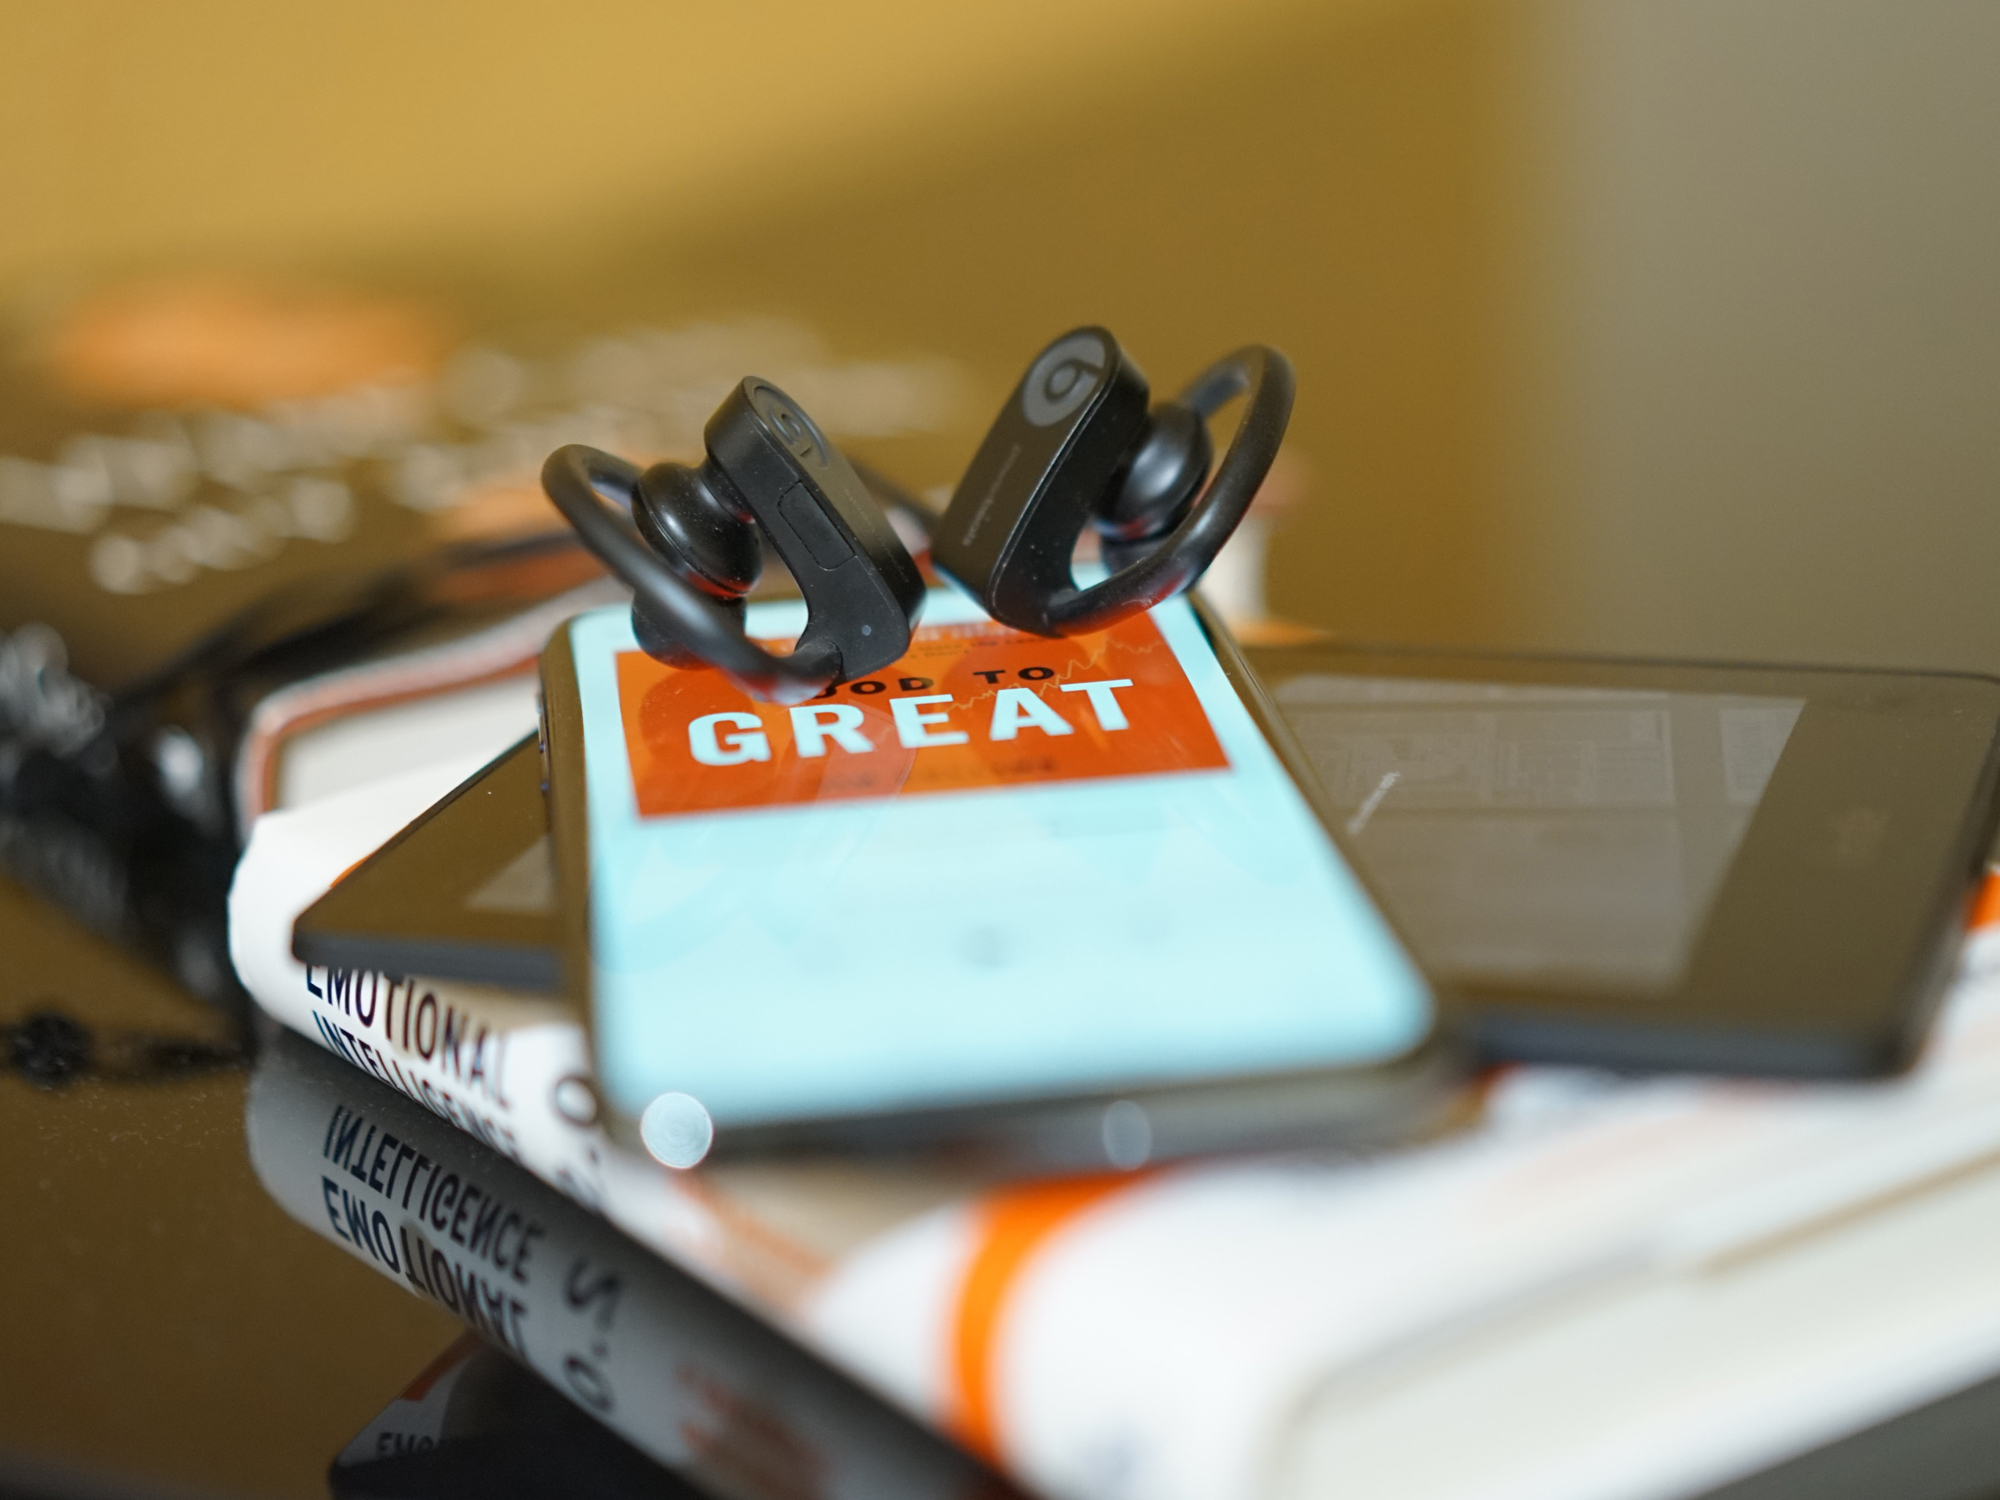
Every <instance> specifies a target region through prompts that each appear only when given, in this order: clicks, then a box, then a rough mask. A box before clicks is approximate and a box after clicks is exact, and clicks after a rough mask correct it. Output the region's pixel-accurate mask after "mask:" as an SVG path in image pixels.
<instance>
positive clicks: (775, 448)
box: [542, 379, 924, 703]
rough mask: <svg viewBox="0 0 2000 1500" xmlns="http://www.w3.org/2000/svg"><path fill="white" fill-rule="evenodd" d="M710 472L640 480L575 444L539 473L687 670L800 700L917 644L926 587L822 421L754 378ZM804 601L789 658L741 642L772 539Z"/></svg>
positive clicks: (714, 423) (655, 643) (655, 650)
mask: <svg viewBox="0 0 2000 1500" xmlns="http://www.w3.org/2000/svg"><path fill="white" fill-rule="evenodd" d="M703 439H704V441H705V443H706V445H707V450H708V451H707V456H706V458H705V459H704V461H703V462H702V464H701V465H700V467H699V468H689V467H687V466H685V465H682V464H657V465H655V466H654V467H653V468H651V469H648V470H646V471H645V472H644V473H641V472H640V470H639V468H638V466H637V465H635V464H632V463H628V462H627V461H626V460H624V459H622V458H619V457H617V456H616V455H614V454H610V453H605V452H603V451H601V450H599V449H596V448H590V447H586V446H584V445H583V444H580V443H572V444H570V445H568V446H566V447H562V448H558V449H557V450H556V451H555V452H554V453H551V454H550V455H549V457H548V461H547V462H546V463H545V464H543V465H542V488H543V489H545V490H546V491H547V492H548V496H549V498H550V499H551V500H552V501H554V502H555V504H556V508H557V509H559V510H560V511H561V512H562V513H563V515H564V516H565V517H566V518H567V519H568V521H569V523H570V524H571V525H572V526H574V527H575V528H576V530H577V533H578V534H579V535H580V536H581V537H582V539H583V542H584V545H585V546H587V547H589V548H590V550H591V551H592V552H594V553H596V554H597V556H598V558H599V560H601V561H602V562H603V563H604V564H605V565H606V566H607V567H609V568H610V569H611V571H612V572H613V573H615V574H617V575H618V576H619V577H620V578H622V579H623V580H624V581H625V582H626V583H628V584H630V585H631V587H632V591H633V594H634V595H635V598H634V600H633V605H632V623H633V631H634V634H635V635H636V636H637V637H638V640H639V644H640V646H641V647H643V648H644V649H645V651H646V652H647V653H648V654H649V655H651V656H654V657H656V658H658V659H659V660H661V661H666V662H669V663H672V664H674V665H677V666H684V665H688V664H689V663H690V661H691V660H692V661H695V662H705V663H707V664H708V665H710V666H714V667H718V668H720V669H721V670H722V671H723V673H724V674H726V675H727V676H728V677H729V678H730V679H731V680H733V681H734V682H735V683H736V684H737V685H738V686H739V687H741V688H742V689H743V690H744V691H745V692H747V693H749V694H751V695H752V696H754V697H758V698H765V699H769V700H772V701H775V702H778V703H801V702H804V701H805V700H806V699H808V698H811V697H813V696H815V695H816V694H818V693H820V692H823V691H824V690H825V689H826V688H827V687H828V686H830V685H831V684H833V683H836V682H840V681H843V680H844V679H847V678H850V677H860V676H864V675H866V674H867V673H869V672H873V671H876V670H879V669H880V668H882V667H885V666H887V665H888V664H889V663H890V662H893V661H895V660H896V658H898V657H899V656H901V655H902V654H903V652H904V651H905V650H907V649H908V647H909V644H910V631H911V629H912V627H913V626H914V625H915V623H916V618H917V614H918V612H919V611H920V610H921V609H922V607H923V598H924V585H923V577H922V575H921V574H920V573H918V571H917V566H916V564H915V563H914V562H913V561H912V560H911V558H910V554H909V552H908V551H907V550H906V549H905V548H904V546H903V544H902V542H901V541H900V540H898V539H897V537H896V534H895V532H894V531H893V530H892V529H891V528H890V526H889V524H888V521H887V520H886V519H885V518H884V516H883V514H882V511H881V509H880V508H879V507H878V506H877V505H876V503H875V502H874V500H873V499H872V498H870V496H869V493H868V490H867V489H866V487H865V486H864V485H863V484H862V482H861V480H860V478H859V477H858V476H857V475H856V474H855V472H854V470H853V468H852V467H851V466H850V465H849V464H848V462H847V460H846V458H845V457H844V456H842V454H841V453H840V452H839V450H838V449H836V448H835V447H834V446H833V445H832V444H831V443H830V442H828V441H827V440H826V437H825V435H824V434H822V433H821V432H820V431H819V429H818V427H817V426H815V425H814V423H813V421H812V419H811V418H810V417H808V416H806V414H805V413H804V411H802V410H801V409H800V408H799V407H798V405H797V404H796V403H795V402H793V401H792V400H791V398H790V397H788V396H786V395H785V394H784V393H783V392H782V391H780V390H778V389H777V387H775V386H773V385H771V384H770V383H769V382H768V381H763V380H757V379H749V380H745V381H744V382H742V384H741V385H739V386H738V387H737V388H736V390H734V391H732V392H731V393H730V395H729V397H728V398H727V399H726V400H725V401H724V402H723V403H722V405H721V406H720V407H718V408H717V410H716V413H715V415H714V416H713V417H711V418H710V419H709V422H708V425H707V427H706V428H705V429H704V431H703ZM760 535H761V538H762V540H763V542H765V543H768V544H769V545H770V546H771V547H773V548H774V549H775V550H776V551H777V553H778V556H779V557H780V558H781V559H782V560H783V562H784V564H785V566H786V568H787V569H788V570H789V571H790V573H791V575H792V577H793V579H794V581H796V582H797V584H798V586H799V592H800V593H802V594H803V595H804V596H805V601H806V611H807V614H806V628H805V630H804V631H803V633H801V634H800V636H799V639H798V642H797V644H796V645H794V646H793V648H792V650H791V652H790V653H789V654H787V655H782V656H781V655H778V654H776V653H775V652H770V651H766V650H765V649H764V648H763V647H761V646H759V645H757V644H756V643H755V642H754V641H752V640H750V639H749V638H748V637H747V636H746V635H745V634H744V633H743V621H742V616H743V604H742V600H743V596H744V595H745V594H747V593H748V591H749V589H750V586H751V584H752V583H754V582H755V581H756V577H757V571H758V567H759V562H760V553H761V544H760V541H759V538H760Z"/></svg>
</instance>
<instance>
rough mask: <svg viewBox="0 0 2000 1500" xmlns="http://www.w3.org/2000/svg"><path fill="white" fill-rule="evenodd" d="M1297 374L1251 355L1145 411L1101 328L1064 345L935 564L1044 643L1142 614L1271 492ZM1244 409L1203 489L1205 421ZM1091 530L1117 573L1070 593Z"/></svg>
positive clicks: (951, 517)
mask: <svg viewBox="0 0 2000 1500" xmlns="http://www.w3.org/2000/svg"><path fill="white" fill-rule="evenodd" d="M1292 392H1293V380H1292V366H1291V362H1290V361H1289V360H1287V359H1286V358H1285V356H1284V355H1282V354H1280V353H1279V352H1278V351H1277V350H1275V349H1270V348H1266V347H1265V346H1264V345H1262V344H1252V345H1249V346H1248V347H1247V348H1243V349H1239V350H1237V351H1236V352H1235V353H1234V354H1231V355H1229V356H1228V357H1227V358H1225V359H1221V360H1218V361H1217V362H1216V363H1215V364H1213V365H1210V366H1209V367H1208V369H1206V370H1204V371H1203V372H1202V373H1201V374H1200V375H1198V376H1196V377H1195V379H1194V381H1193V382H1192V383H1191V384H1190V385H1189V386H1188V387H1187V389H1186V390H1184V391H1182V392H1181V394H1180V396H1179V397H1178V398H1177V399H1176V400H1173V401H1163V402H1161V403H1160V405H1158V406H1157V407H1154V408H1153V409H1152V410H1151V411H1150V412H1149V411H1148V410H1147V399H1148V395H1149V391H1148V387H1147V384H1146V377H1145V376H1144V375H1142V374H1141V373H1140V372H1139V368H1138V366H1136V365H1134V364H1133V363H1132V361H1131V360H1130V359H1128V358H1127V357H1126V355H1125V352H1124V351H1123V350H1122V349H1120V348H1119V347H1118V341H1117V340H1116V339H1114V338H1113V337H1112V336H1111V335H1110V333H1109V332H1107V331H1106V330H1104V329H1102V328H1079V329H1077V330H1075V331H1074V332H1072V333H1066V334H1064V335H1063V336H1062V337H1061V338H1059V339H1057V340H1056V341H1055V342H1054V343H1053V344H1050V345H1049V346H1048V347H1047V348H1046V349H1044V350H1043V351H1042V352H1041V354H1040V355H1038V356H1037V357H1036V359H1035V362H1034V364H1033V365H1031V366H1030V367H1029V369H1028V373H1027V375H1026V376H1025V377H1023V379H1022V381H1021V383H1020V385H1018V386H1016V387H1015V389H1014V394H1013V395H1012V396H1010V397H1009V398H1008V400H1007V405H1006V406H1005V407H1004V408H1002V410H1001V413H1000V416H999V418H998V419H997V420H996V421H995V422H994V424H993V427H992V430H991V431H989V432H988V433H987V434H986V440H985V441H984V442H983V443H981V444H980V446H979V452H978V453H977V454H975V455H974V457H973V460H972V466H971V467H970V468H969V469H967V470H966V472H965V478H964V479H962V480H961V481H960V482H959V486H958V489H957V491H956V492H955V493H954V494H953V495H952V497H951V505H950V507H949V508H948V509H947V510H946V511H945V514H944V516H943V518H942V519H941V520H939V521H937V522H936V523H934V525H933V529H932V544H931V560H932V562H933V563H935V564H936V566H937V568H938V569H939V571H941V572H943V573H946V574H949V575H950V576H951V577H952V578H953V579H954V580H956V581H957V582H958V583H959V584H960V585H961V586H962V587H964V588H965V589H967V590H968V591H970V592H971V593H972V595H973V596H974V597H975V598H977V599H978V600H979V601H980V602H981V603H982V604H983V605H984V606H985V607H986V611H987V613H988V614H990V615H992V616H993V617H994V618H995V619H996V620H1000V621H1002V622H1004V623H1006V624H1008V625H1012V626H1014V627H1015V628H1016V629H1019V630H1028V631H1032V632H1034V633H1035V634H1037V635H1081V634H1083V633H1084V632H1086V631H1092V630H1102V629H1104V628H1105V627H1107V626H1109V625H1112V624H1115V623H1116V622H1117V621H1119V620H1122V619H1124V618H1125V617H1126V616H1127V615H1132V614H1137V613H1138V612H1139V611H1141V610H1145V609H1151V608H1152V607H1153V606H1154V605H1156V604H1159V603H1161V602H1163V601H1165V600H1167V599H1170V598H1172V597H1173V596H1174V595H1175V594H1178V593H1179V592H1181V590H1183V589H1185V588H1187V587H1188V586H1189V585H1190V584H1192V583H1193V582H1194V581H1195V580H1196V579H1197V578H1199V577H1201V575H1202V573H1203V572H1204V571H1206V570H1207V568H1208V565H1209V564H1210V563H1212V562H1214V561H1215V555H1216V553H1218V552H1220V551H1221V550H1222V544H1223V543H1224V542H1226V541H1228V540H1229V537H1230V534H1231V533H1232V532H1234V531H1235V530H1236V526H1237V523H1238V522H1239V521H1241V520H1242V519H1243V514H1244V512H1245V511H1247V510H1248V509H1249V508H1250V502H1251V500H1252V499H1253V498H1254V497H1255V496H1256V493H1257V487H1258V486H1259V485H1261V484H1262V483H1263V482H1264V476H1265V474H1266V473H1268V472H1269V470H1270V467H1271V461H1272V460H1273V459H1274V458H1276V457H1277V454H1278V445H1279V443H1280V442H1282V441H1283V439H1284V436H1285V424H1286V423H1287V422H1288V421H1289V420H1290V419H1291V414H1292ZM1236 396H1245V397H1247V398H1248V404H1247V405H1246V407H1245V409H1244V412H1243V419H1242V421H1241V422H1240V423H1239V424H1238V426H1237V429H1236V436H1235V437H1234V439H1232V440H1231V442H1230V445H1229V451H1228V452H1227V453H1225V454H1223V456H1222V462H1221V463H1220V464H1219V465H1217V466H1216V469H1215V478H1214V481H1213V482H1212V483H1210V484H1209V485H1208V488H1207V489H1206V490H1205V491H1204V490H1203V488H1202V484H1203V482H1204V481H1205V480H1207V479H1208V475H1209V465H1210V461H1211V459H1212V458H1213V455H1214V448H1213V445H1212V443H1211V442H1210V439H1209V435H1208V419H1209V418H1210V417H1212V416H1214V415H1215V413H1216V412H1217V411H1219V410H1220V409H1221V408H1222V407H1223V406H1224V405H1225V404H1227V403H1228V402H1229V401H1230V400H1231V399H1232V398H1233V397H1236ZM1085 526H1094V527H1095V528H1096V529H1097V531H1098V533H1099V535H1100V536H1101V537H1102V538H1103V545H1104V561H1105V565H1106V567H1107V568H1109V569H1110V570H1111V576H1110V577H1108V578H1106V579H1105V580H1104V581H1103V582H1102V583H1097V584H1093V585H1092V586H1091V587H1089V588H1087V589H1079V588H1078V587H1077V586H1076V580H1075V578H1074V577H1073V576H1072V575H1071V573H1070V556H1071V554H1072V553H1073V552H1074V551H1075V549H1076V543H1077V540H1078V538H1079V537H1081V536H1082V534H1083V528H1084V527H1085Z"/></svg>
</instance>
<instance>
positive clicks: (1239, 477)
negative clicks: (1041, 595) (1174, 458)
mask: <svg viewBox="0 0 2000 1500" xmlns="http://www.w3.org/2000/svg"><path fill="white" fill-rule="evenodd" d="M1296 389H1297V386H1296V381H1295V378H1294V376H1293V374H1292V362H1291V361H1290V360H1288V359H1286V358H1285V356H1284V355H1282V354H1280V353H1279V352H1278V351H1277V350H1276V349H1273V348H1270V347H1269V346H1268V345H1265V344H1249V345H1246V346H1245V347H1243V348H1241V349H1238V350H1237V351H1236V352H1235V353H1233V354H1229V355H1225V356H1224V357H1223V358H1221V359H1219V360H1217V361H1216V362H1215V363H1214V364H1212V365H1210V366H1209V367H1208V368H1207V369H1206V370H1203V371H1202V372H1201V373H1200V374H1199V375H1197V376H1195V378H1194V379H1193V380H1191V381H1189V382H1188V384H1187V386H1186V388H1185V389H1184V390H1182V392H1181V393H1180V395H1179V396H1178V397H1176V398H1175V401H1176V403H1177V404H1178V405H1180V406H1183V407H1185V408H1187V409H1189V410H1191V411H1192V412H1194V413H1195V415H1196V416H1197V417H1199V418H1200V419H1201V420H1202V422H1203V423H1206V422H1208V421H1209V420H1210V419H1211V418H1213V417H1214V415H1215V414H1216V413H1217V412H1218V411H1220V410H1221V409H1222V408H1223V407H1224V406H1226V405H1228V404H1229V402H1230V401H1231V400H1233V399H1234V398H1235V397H1237V396H1245V397H1247V401H1248V404H1247V405H1246V407H1245V408H1244V412H1243V419H1242V421H1241V422H1239V423H1238V424H1237V427H1236V435H1235V436H1234V437H1233V438H1232V439H1231V440H1230V443H1229V451H1228V452H1226V453H1224V454H1223V455H1222V462H1221V463H1219V464H1218V465H1216V469H1215V477H1214V478H1213V479H1211V480H1210V481H1209V484H1208V488H1207V489H1206V490H1204V491H1202V493H1201V494H1200V496H1199V497H1198V498H1197V499H1196V500H1195V502H1194V504H1193V506H1192V507H1191V508H1190V509H1189V510H1188V512H1187V514H1186V515H1185V516H1183V517H1182V518H1181V520H1180V522H1179V523H1178V524H1177V525H1176V526H1175V527H1174V528H1173V529H1172V530H1171V531H1169V532H1168V533H1167V534H1166V535H1165V536H1164V537H1161V538H1159V539H1158V540H1157V541H1153V542H1150V543H1142V544H1137V545H1140V546H1144V547H1145V549H1146V550H1145V551H1144V552H1143V553H1141V555H1140V556H1139V557H1138V558H1137V559H1136V560H1135V561H1131V562H1128V563H1126V564H1125V565H1124V566H1122V567H1116V570H1115V571H1114V572H1113V573H1112V575H1111V576H1110V577H1109V578H1106V579H1105V580H1104V581H1103V582H1102V583H1096V584H1092V585H1091V586H1090V587H1089V588H1087V589H1072V590H1070V591H1068V593H1067V595H1062V594H1058V595H1057V596H1056V597H1055V598H1053V599H1051V600H1050V601H1049V605H1048V622H1049V624H1050V626H1051V627H1053V629H1054V630H1055V631H1056V632H1057V633H1059V634H1062V635H1083V634H1086V633H1088V632H1090V631H1093V630H1103V629H1104V628H1106V627H1107V626H1109V625H1113V624H1115V623H1117V622H1118V621H1119V620H1122V619H1124V618H1125V617H1126V616H1127V615H1131V614H1136V613H1138V612H1139V611H1141V610H1145V609H1151V608H1152V607H1153V606H1154V605H1156V604H1159V603H1161V602H1163V601H1164V600H1167V599H1171V598H1172V597H1173V596H1174V595H1176V594H1178V593H1180V592H1181V591H1182V590H1183V589H1185V588H1187V587H1189V586H1190V585H1191V584H1193V583H1194V581H1195V580H1196V579H1198V578H1200V577H1201V575H1202V574H1203V573H1205V572H1206V571H1207V570H1208V565H1209V564H1210V563H1212V562H1214V561H1215V558H1216V554H1218V553H1219V552H1221V551H1222V547H1223V544H1224V543H1225V542H1227V541H1228V540H1229V538H1230V536H1231V535H1232V534H1233V533H1234V532H1235V530H1236V527H1237V525H1238V524H1239V523H1240V522H1241V521H1242V519H1243V517H1244V515H1245V514H1246V513H1247V512H1248V511H1249V509H1250V502H1251V501H1252V500H1254V499H1256V497H1257V491H1258V489H1259V487H1260V486H1262V484H1263V483H1264V476H1265V475H1266V474H1268V473H1269V472H1270V470H1271V464H1272V462H1273V461H1274V460H1275V459H1276V458H1277V456H1278V447H1279V445H1280V444H1281V443H1283V441H1284V438H1285V428H1286V425H1287V424H1288V423H1289V422H1290V421H1291V416H1292V400H1293V396H1294V394H1295V392H1296ZM1106 550H1107V553H1108V554H1109V556H1108V557H1107V561H1111V562H1112V563H1113V564H1114V566H1115V564H1116V561H1117V553H1118V552H1120V551H1136V550H1137V546H1135V545H1131V544H1127V546H1124V547H1121V546H1119V545H1118V544H1116V543H1114V544H1112V545H1111V546H1110V547H1107V549H1106Z"/></svg>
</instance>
